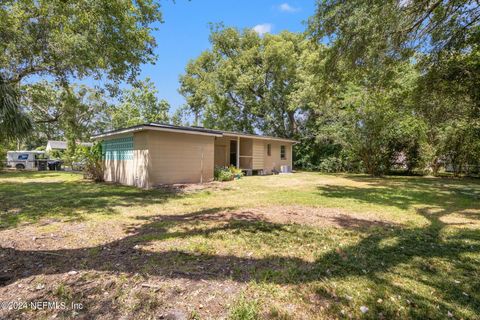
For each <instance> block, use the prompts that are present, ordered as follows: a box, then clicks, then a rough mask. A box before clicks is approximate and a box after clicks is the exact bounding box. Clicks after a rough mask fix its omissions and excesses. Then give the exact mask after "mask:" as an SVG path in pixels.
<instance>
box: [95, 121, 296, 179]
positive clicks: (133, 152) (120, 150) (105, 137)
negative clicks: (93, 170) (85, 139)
mask: <svg viewBox="0 0 480 320" xmlns="http://www.w3.org/2000/svg"><path fill="white" fill-rule="evenodd" d="M92 139H94V140H98V141H102V144H103V152H104V159H105V180H106V181H112V182H118V183H121V184H126V185H133V186H138V187H142V188H149V187H152V186H156V185H161V184H174V183H198V182H206V181H211V180H213V171H214V167H215V166H229V165H234V166H236V167H238V168H240V169H242V170H244V171H246V172H247V173H258V174H268V173H272V172H280V171H282V172H288V171H291V169H292V145H293V144H294V143H295V141H294V140H290V139H283V138H275V137H267V136H260V135H253V134H244V133H237V132H229V131H219V130H210V129H205V128H202V127H181V126H172V125H163V124H155V123H151V124H143V125H138V126H133V127H130V128H125V129H119V130H114V131H110V132H105V133H103V134H99V135H96V136H94V137H92Z"/></svg>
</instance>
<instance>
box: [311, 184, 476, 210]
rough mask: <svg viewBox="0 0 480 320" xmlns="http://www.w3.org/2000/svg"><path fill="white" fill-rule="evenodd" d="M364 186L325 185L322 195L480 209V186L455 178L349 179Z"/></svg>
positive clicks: (389, 203)
mask: <svg viewBox="0 0 480 320" xmlns="http://www.w3.org/2000/svg"><path fill="white" fill-rule="evenodd" d="M348 179H350V180H353V181H355V182H360V183H362V184H364V186H362V187H354V186H339V185H322V186H319V187H318V190H319V192H320V194H321V195H322V196H326V197H331V198H338V199H353V200H356V201H360V202H363V203H369V204H378V205H384V206H391V207H397V208H400V209H404V210H406V209H410V208H412V207H414V206H422V207H424V206H429V207H438V208H456V209H457V210H464V209H470V208H473V209H480V205H479V203H480V184H478V183H476V182H471V183H466V182H463V183H462V182H461V181H457V180H453V179H438V178H417V177H401V178H398V177H394V178H383V179H381V178H372V177H362V176H351V177H350V176H349V177H348Z"/></svg>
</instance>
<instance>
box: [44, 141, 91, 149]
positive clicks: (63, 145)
mask: <svg viewBox="0 0 480 320" xmlns="http://www.w3.org/2000/svg"><path fill="white" fill-rule="evenodd" d="M77 144H79V145H81V146H85V147H91V146H93V143H91V142H79V143H77ZM52 150H67V141H55V140H48V142H47V147H46V148H45V151H47V152H50V151H52Z"/></svg>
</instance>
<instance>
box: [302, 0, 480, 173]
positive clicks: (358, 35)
mask: <svg viewBox="0 0 480 320" xmlns="http://www.w3.org/2000/svg"><path fill="white" fill-rule="evenodd" d="M479 22H480V6H479V3H478V1H469V0H450V1H437V0H431V1H416V0H413V1H363V0H354V1H346V2H345V1H337V0H329V1H318V4H317V11H316V14H315V16H313V17H312V18H311V19H310V25H309V31H310V35H311V36H312V39H314V40H316V41H322V42H327V43H328V46H327V50H326V60H325V61H326V62H325V66H326V67H325V69H324V70H323V71H324V74H325V75H326V76H327V77H328V81H325V82H323V84H324V85H325V87H324V89H325V88H327V90H323V91H322V93H324V94H325V95H324V98H323V101H327V103H326V104H325V105H324V106H323V107H322V106H321V105H320V106H319V110H321V111H320V112H317V113H322V112H323V114H329V112H328V111H325V108H326V106H327V105H329V106H333V110H335V111H334V113H337V114H338V115H343V114H344V113H345V112H343V110H344V109H342V106H343V105H344V103H342V101H341V99H339V97H340V96H341V92H342V90H345V88H348V86H349V85H350V84H351V83H353V84H354V86H359V87H360V88H362V89H361V90H362V91H365V92H368V99H367V100H371V99H373V100H374V101H376V102H374V103H373V104H374V105H377V106H376V107H375V108H373V109H371V110H370V111H369V112H368V113H365V117H366V118H362V117H360V118H358V119H356V121H359V122H358V123H360V124H363V123H364V122H365V120H367V119H369V121H368V123H370V124H371V125H370V126H361V127H360V129H362V130H361V131H358V132H357V133H356V134H355V133H351V138H353V139H352V140H351V141H356V140H355V139H356V138H358V137H361V136H362V131H363V130H367V129H368V127H370V128H377V129H378V130H377V131H375V130H374V131H373V132H377V133H380V132H382V131H383V129H382V128H388V127H389V125H390V123H393V124H395V123H397V120H402V122H404V120H405V121H406V123H411V121H412V120H415V123H416V124H413V123H411V125H412V126H413V127H414V128H417V129H418V130H416V131H415V132H417V133H418V134H416V135H415V136H416V137H418V140H411V139H406V140H405V139H400V140H404V141H403V142H401V141H395V143H393V144H392V143H388V144H387V145H386V146H384V147H382V148H383V150H385V151H389V152H391V151H394V150H395V148H397V147H398V146H403V147H402V148H403V149H405V150H404V152H405V154H407V155H408V156H409V157H410V158H411V159H416V160H415V161H413V162H411V161H410V160H411V159H407V163H408V165H409V167H412V166H417V167H418V168H420V169H422V168H421V165H420V163H422V161H423V160H425V159H427V160H428V162H429V163H430V167H431V168H432V170H433V172H437V171H438V170H439V168H440V166H441V165H443V164H445V163H447V162H450V163H453V164H454V166H456V167H459V168H460V167H462V165H455V162H461V163H465V161H472V160H466V159H473V158H474V156H473V155H472V153H471V152H467V150H477V149H476V148H475V147H473V146H472V143H473V141H478V139H479V138H480V134H479V126H478V123H479V119H480V112H479V110H480V108H479V101H480V99H479V94H478V85H479V81H478V74H479V72H478V71H479V70H478V66H479V65H480V60H479V57H480V55H479V54H478V40H479V39H480V28H479ZM404 64H409V65H411V66H413V67H415V68H416V69H417V72H418V75H419V76H417V77H416V80H415V81H414V82H411V85H410V86H409V87H408V88H406V89H407V90H406V91H404V94H402V95H400V97H402V98H401V99H396V101H397V102H395V103H394V104H392V103H391V101H390V98H388V99H386V100H385V99H384V98H385V97H389V96H390V97H392V94H393V96H396V94H395V90H396V89H395V87H396V83H398V82H399V81H403V79H404V74H403V73H398V72H397V70H398V68H399V67H400V66H402V65H404ZM330 89H331V90H330ZM392 90H393V91H392ZM382 92H383V93H382ZM376 93H382V95H381V96H380V97H381V99H380V100H379V99H377V98H378V97H379V96H378V95H377V94H376ZM382 100H383V102H381V101H382ZM332 101H333V103H331V102H332ZM372 102H373V101H372ZM378 103H380V105H378ZM385 108H386V109H385ZM356 110H358V111H359V110H362V107H361V106H360V105H357V107H356ZM377 110H378V111H380V112H382V113H383V114H376V113H377ZM382 110H383V111H382ZM375 114H376V115H375ZM384 115H390V116H389V117H391V119H386V118H384ZM397 115H402V116H401V118H397V117H396V116H397ZM371 116H373V118H372V117H371ZM339 118H341V119H343V120H339ZM345 119H348V117H347V118H344V117H339V116H336V117H335V119H334V120H332V118H331V117H327V120H324V122H325V121H329V122H330V123H331V122H335V121H337V123H338V121H340V123H342V121H344V120H345ZM409 119H410V120H409ZM386 120H387V121H386ZM365 123H367V122H365ZM382 123H383V124H385V126H384V125H382ZM397 125H399V124H397ZM327 127H329V126H327ZM337 127H338V128H341V126H337ZM400 127H401V126H400ZM453 128H455V129H453ZM320 131H322V130H321V129H320ZM341 131H342V130H340V132H341ZM366 132H369V130H367V131H366ZM422 132H423V133H422ZM364 133H365V132H364ZM411 134H414V133H413V132H412V133H411ZM380 136H381V137H382V138H385V137H388V134H386V133H382V134H381V135H380ZM407 137H408V135H407V136H405V138H407ZM381 140H382V139H378V140H377V139H375V143H377V142H381ZM395 140H398V139H395ZM409 140H410V141H409ZM357 142H358V141H357ZM360 145H361V143H357V146H360ZM367 153H368V152H367ZM377 154H378V155H380V154H382V153H377ZM387 154H388V152H387ZM387 158H388V157H387ZM370 162H371V161H370ZM373 162H375V161H373ZM381 162H383V161H380V162H379V163H381ZM374 166H376V167H381V165H380V164H376V165H374ZM380 169H381V168H380ZM368 171H373V170H372V169H368ZM375 171H377V170H375ZM380 171H383V169H382V170H380Z"/></svg>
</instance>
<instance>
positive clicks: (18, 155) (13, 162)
mask: <svg viewBox="0 0 480 320" xmlns="http://www.w3.org/2000/svg"><path fill="white" fill-rule="evenodd" d="M41 159H46V156H45V151H8V152H7V167H9V168H15V169H17V170H21V169H29V170H33V169H36V168H37V167H38V163H39V161H40V160H41Z"/></svg>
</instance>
